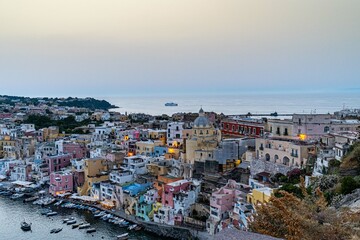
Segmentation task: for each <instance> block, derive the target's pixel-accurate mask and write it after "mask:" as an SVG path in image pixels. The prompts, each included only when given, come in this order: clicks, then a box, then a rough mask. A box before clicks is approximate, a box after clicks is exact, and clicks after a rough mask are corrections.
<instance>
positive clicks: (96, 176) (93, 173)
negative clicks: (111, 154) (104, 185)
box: [78, 158, 109, 195]
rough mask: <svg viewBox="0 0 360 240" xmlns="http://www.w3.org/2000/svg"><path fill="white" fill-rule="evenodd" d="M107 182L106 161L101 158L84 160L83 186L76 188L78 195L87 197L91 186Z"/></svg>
mask: <svg viewBox="0 0 360 240" xmlns="http://www.w3.org/2000/svg"><path fill="white" fill-rule="evenodd" d="M107 180H109V174H108V164H107V160H106V159H103V158H89V159H85V164H84V185H83V186H82V187H79V188H78V193H79V195H89V193H90V190H91V187H92V184H93V183H97V182H102V181H107Z"/></svg>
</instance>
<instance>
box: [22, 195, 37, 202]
mask: <svg viewBox="0 0 360 240" xmlns="http://www.w3.org/2000/svg"><path fill="white" fill-rule="evenodd" d="M37 199H39V196H33V197H29V198H26V199H24V202H33V201H35V200H37Z"/></svg>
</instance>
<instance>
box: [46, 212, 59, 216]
mask: <svg viewBox="0 0 360 240" xmlns="http://www.w3.org/2000/svg"><path fill="white" fill-rule="evenodd" d="M57 214H58V213H57V212H48V213H47V214H46V216H48V217H51V216H55V215H57Z"/></svg>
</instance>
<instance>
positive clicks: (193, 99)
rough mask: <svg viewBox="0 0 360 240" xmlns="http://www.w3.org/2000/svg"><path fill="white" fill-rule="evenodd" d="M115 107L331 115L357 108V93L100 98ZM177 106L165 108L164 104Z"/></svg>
mask: <svg viewBox="0 0 360 240" xmlns="http://www.w3.org/2000/svg"><path fill="white" fill-rule="evenodd" d="M101 99H105V100H107V101H109V102H110V103H111V104H114V105H116V106H118V107H119V108H117V109H112V111H117V112H120V113H127V114H130V113H146V114H150V115H162V114H167V115H169V116H171V115H172V114H174V113H178V112H198V111H199V109H200V108H201V107H202V108H203V109H204V111H206V112H211V111H213V112H216V113H224V114H226V115H242V114H247V113H248V112H250V113H252V114H270V113H273V112H277V113H279V114H292V113H333V112H335V111H339V110H341V109H343V108H349V109H353V108H360V92H351V91H350V92H333V93H324V92H322V93H239V94H182V95H180V94H177V95H145V96H137V95H130V96H128V95H127V96H111V97H109V96H106V97H101ZM168 102H174V103H177V104H178V106H176V107H167V106H165V103H168Z"/></svg>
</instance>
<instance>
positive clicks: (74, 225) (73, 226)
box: [72, 222, 84, 229]
mask: <svg viewBox="0 0 360 240" xmlns="http://www.w3.org/2000/svg"><path fill="white" fill-rule="evenodd" d="M82 224H84V223H83V222H81V223H76V224H73V225H72V228H73V229H74V228H77V227H79V226H80V225H82Z"/></svg>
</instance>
